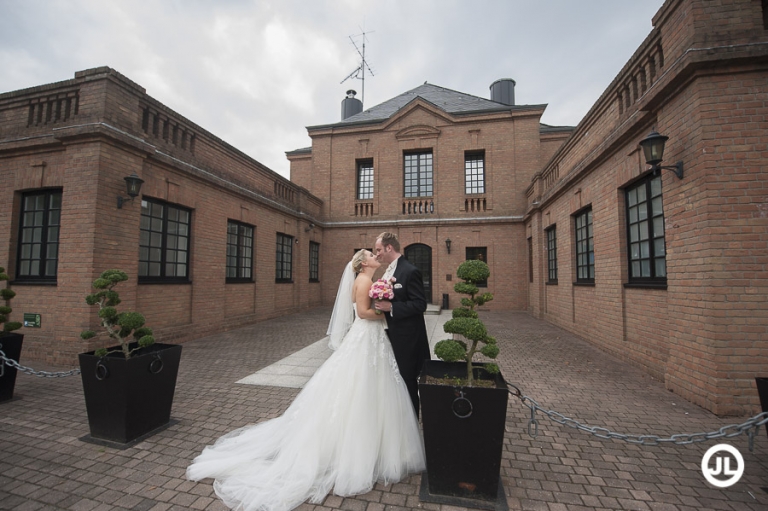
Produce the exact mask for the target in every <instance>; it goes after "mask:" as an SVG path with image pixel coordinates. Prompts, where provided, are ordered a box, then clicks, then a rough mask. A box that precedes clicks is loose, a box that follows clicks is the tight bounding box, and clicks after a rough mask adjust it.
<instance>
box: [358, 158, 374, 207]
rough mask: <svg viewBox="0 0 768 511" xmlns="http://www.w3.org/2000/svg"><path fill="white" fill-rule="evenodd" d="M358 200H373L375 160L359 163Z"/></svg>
mask: <svg viewBox="0 0 768 511" xmlns="http://www.w3.org/2000/svg"><path fill="white" fill-rule="evenodd" d="M357 198H358V200H367V199H373V160H361V161H358V162H357Z"/></svg>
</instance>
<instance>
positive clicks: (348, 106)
mask: <svg viewBox="0 0 768 511" xmlns="http://www.w3.org/2000/svg"><path fill="white" fill-rule="evenodd" d="M355 94H357V91H353V90H352V89H350V90H348V91H347V97H346V98H344V99H343V100H342V101H341V120H342V121H343V120H344V119H346V118H347V117H352V116H353V115H357V114H359V113H360V112H362V111H363V102H362V101H360V100H359V99H357V98H355Z"/></svg>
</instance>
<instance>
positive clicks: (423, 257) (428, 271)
mask: <svg viewBox="0 0 768 511" xmlns="http://www.w3.org/2000/svg"><path fill="white" fill-rule="evenodd" d="M403 256H405V258H406V259H408V260H409V261H410V262H411V263H412V264H413V265H414V266H415V267H416V268H418V269H419V271H421V277H422V279H424V294H425V295H426V296H427V303H432V248H430V247H429V246H428V245H424V244H423V243H415V244H413V245H410V246H408V247H405V252H403Z"/></svg>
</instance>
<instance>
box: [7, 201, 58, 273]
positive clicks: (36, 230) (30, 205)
mask: <svg viewBox="0 0 768 511" xmlns="http://www.w3.org/2000/svg"><path fill="white" fill-rule="evenodd" d="M61 194H62V192H61V190H42V191H35V192H28V193H24V194H23V195H22V196H21V215H20V221H19V238H18V239H19V242H18V255H17V265H16V281H18V282H24V281H34V282H50V283H55V282H56V277H57V273H58V262H59V229H60V227H61Z"/></svg>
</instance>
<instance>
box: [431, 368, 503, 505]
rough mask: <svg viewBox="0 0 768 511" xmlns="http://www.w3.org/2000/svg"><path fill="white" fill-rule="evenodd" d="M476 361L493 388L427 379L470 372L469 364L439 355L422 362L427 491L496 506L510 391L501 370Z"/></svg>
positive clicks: (482, 375)
mask: <svg viewBox="0 0 768 511" xmlns="http://www.w3.org/2000/svg"><path fill="white" fill-rule="evenodd" d="M473 365H474V366H475V367H478V368H480V369H479V372H480V375H479V377H480V379H486V380H492V381H493V382H494V387H493V388H488V387H477V386H475V387H455V386H449V385H440V384H430V383H427V376H433V377H437V378H442V377H444V376H448V377H451V378H456V377H458V378H466V374H467V365H466V363H464V362H451V363H448V362H441V361H437V360H428V361H426V362H425V363H424V368H423V370H422V373H421V375H420V377H419V395H420V397H421V417H422V424H423V430H424V447H425V451H426V458H427V486H428V492H429V495H432V496H443V497H451V498H458V499H471V500H474V501H478V502H485V503H486V505H480V506H477V505H473V504H472V503H471V501H469V502H462V501H461V500H457V501H456V503H457V504H459V505H465V506H467V507H483V508H488V509H495V508H496V506H495V505H494V502H496V501H497V500H498V499H499V497H500V495H499V494H500V477H499V473H500V470H501V453H502V450H503V447H504V425H505V421H506V416H507V399H508V391H507V387H506V385H505V383H504V379H503V378H502V377H501V375H500V374H496V375H490V374H488V373H487V372H485V370H484V369H482V366H483V364H479V363H476V364H473ZM501 497H502V498H503V495H501ZM436 501H439V500H436ZM504 504H506V500H505V499H504Z"/></svg>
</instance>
